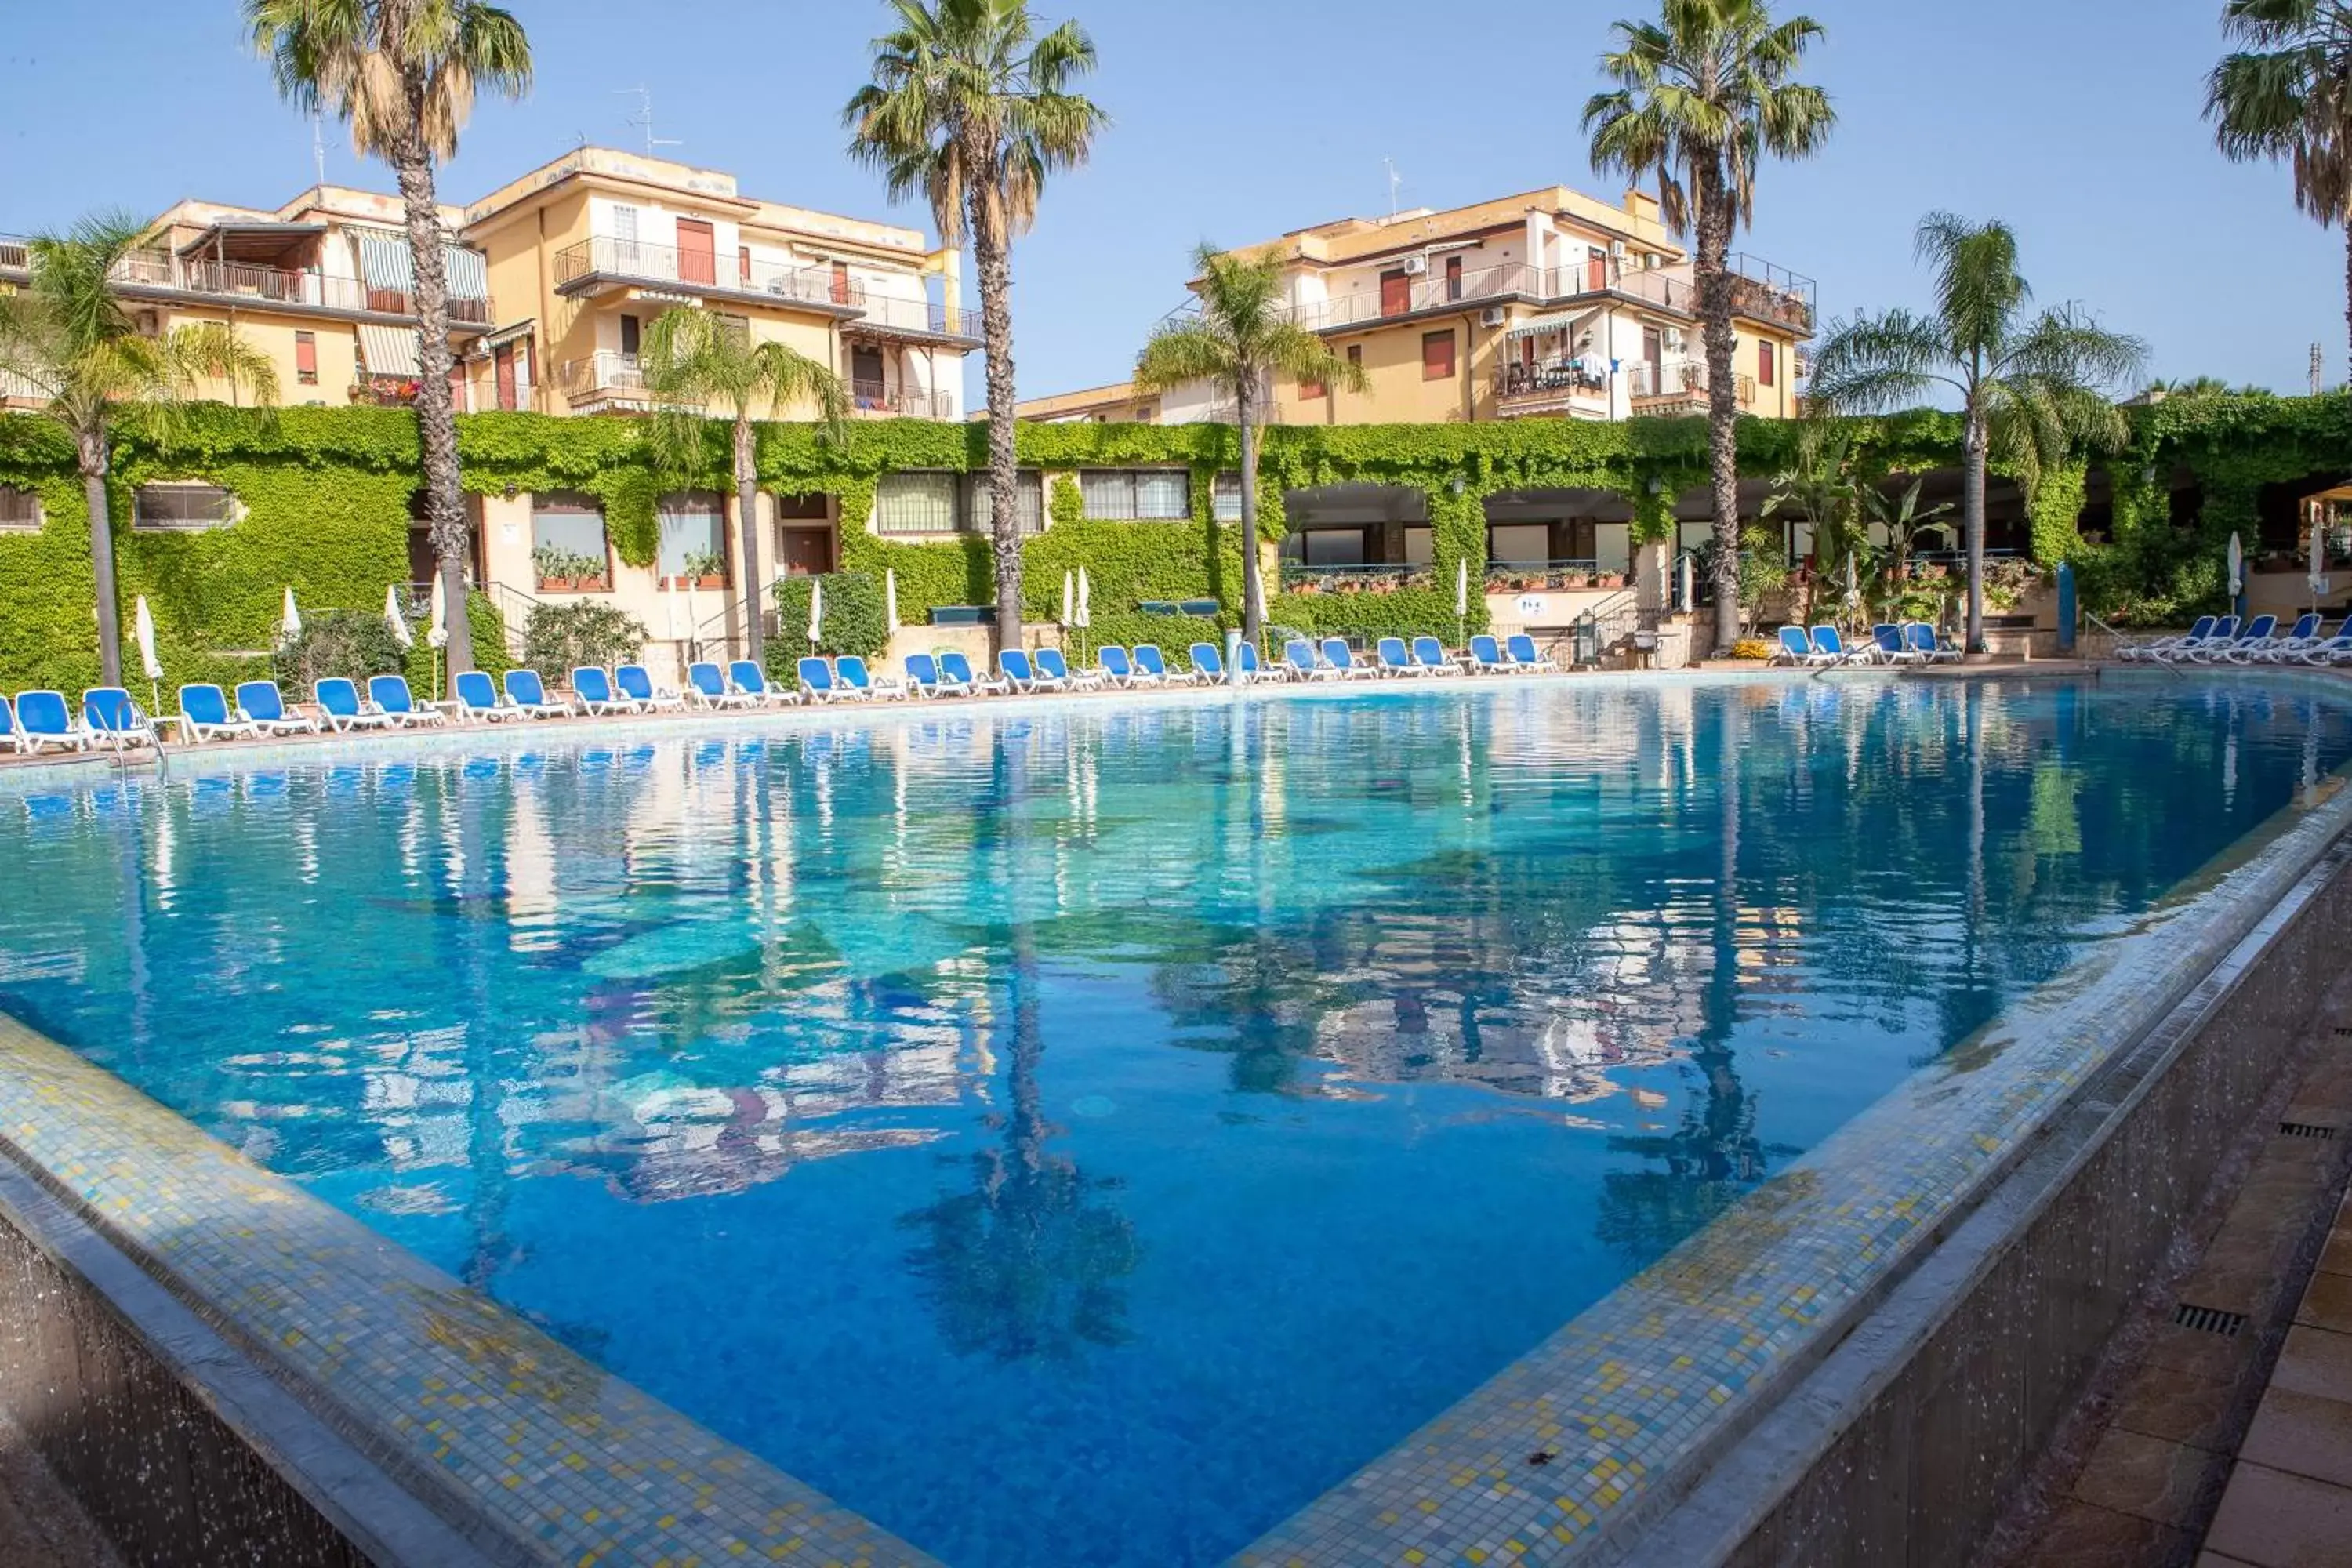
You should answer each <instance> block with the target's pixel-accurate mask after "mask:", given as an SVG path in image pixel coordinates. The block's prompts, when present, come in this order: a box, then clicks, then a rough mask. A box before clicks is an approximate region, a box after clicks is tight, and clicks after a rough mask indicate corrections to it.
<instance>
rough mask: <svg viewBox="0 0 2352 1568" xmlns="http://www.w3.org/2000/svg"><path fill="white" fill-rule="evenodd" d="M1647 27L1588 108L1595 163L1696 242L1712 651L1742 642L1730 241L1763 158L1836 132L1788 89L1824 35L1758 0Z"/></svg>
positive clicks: (1612, 65)
mask: <svg viewBox="0 0 2352 1568" xmlns="http://www.w3.org/2000/svg"><path fill="white" fill-rule="evenodd" d="M1663 5H1664V12H1663V15H1662V16H1660V18H1659V20H1658V21H1656V22H1619V23H1618V24H1616V26H1615V32H1616V36H1617V43H1618V46H1619V47H1616V48H1614V49H1611V50H1609V51H1607V52H1606V53H1604V54H1603V55H1602V56H1601V69H1602V71H1604V72H1605V73H1606V74H1607V75H1608V76H1609V77H1610V78H1611V79H1612V80H1614V81H1615V82H1616V83H1617V86H1616V87H1615V88H1613V89H1611V90H1610V91H1607V92H1601V93H1595V94H1594V95H1593V96H1592V98H1591V100H1590V101H1589V102H1587V103H1586V104H1585V106H1584V127H1585V129H1586V130H1587V131H1588V132H1591V137H1592V146H1591V157H1592V166H1593V167H1594V168H1596V169H1600V170H1603V171H1611V170H1613V171H1617V172H1620V173H1622V174H1624V175H1625V176H1626V177H1627V178H1628V179H1631V180H1635V181H1639V180H1642V179H1643V178H1644V177H1646V176H1648V175H1650V174H1655V175H1656V176H1657V179H1658V203H1659V205H1660V206H1661V207H1662V208H1664V213H1665V219H1666V222H1667V223H1668V224H1669V225H1670V226H1673V227H1674V228H1675V229H1676V230H1686V231H1690V232H1692V233H1694V234H1696V237H1697V241H1698V254H1697V258H1696V281H1697V284H1698V315H1699V322H1700V328H1701V337H1702V339H1703V341H1704V342H1705V343H1706V387H1707V402H1706V415H1707V460H1708V466H1709V468H1710V469H1711V472H1712V477H1713V486H1712V488H1713V490H1714V495H1715V541H1716V550H1715V616H1716V627H1715V642H1716V650H1717V652H1718V653H1726V652H1728V651H1729V649H1730V647H1731V645H1732V644H1733V643H1735V642H1737V641H1738V640H1739V442H1738V417H1739V403H1738V383H1737V381H1736V380H1735V378H1734V376H1733V374H1732V359H1733V356H1734V354H1735V353H1736V352H1737V350H1738V346H1739V344H1738V335H1737V334H1736V333H1735V332H1734V331H1733V330H1732V325H1731V315H1732V282H1731V236H1732V232H1733V231H1734V230H1735V229H1737V228H1738V227H1739V226H1741V225H1742V224H1746V223H1748V222H1751V221H1752V220H1753V219H1754V217H1755V214H1756V173H1757V167H1758V165H1759V163H1761V162H1762V160H1763V159H1764V158H1765V157H1766V156H1767V155H1768V154H1769V155H1772V156H1777V157H1782V158H1803V157H1808V156H1810V155H1811V154H1812V153H1815V152H1818V151H1819V150H1820V149H1821V147H1822V144H1823V143H1824V142H1827V141H1828V140H1829V134H1830V132H1831V130H1832V128H1833V127H1834V126H1835V125H1836V124H1837V112H1836V110H1832V108H1831V107H1830V100H1829V95H1828V94H1826V93H1824V92H1823V91H1822V89H1819V88H1817V87H1807V86H1805V85H1803V84H1802V83H1800V82H1796V81H1792V80H1791V79H1790V78H1792V77H1793V76H1795V74H1796V71H1797V67H1798V64H1799V63H1800V62H1801V60H1802V59H1803V58H1804V54H1805V50H1806V49H1807V48H1809V47H1811V46H1812V45H1813V44H1814V43H1815V42H1817V41H1818V40H1819V39H1820V38H1821V37H1822V26H1821V24H1820V23H1818V22H1816V21H1814V20H1813V19H1812V18H1811V17H1810V16H1792V17H1790V19H1789V20H1788V21H1786V22H1781V23H1777V24H1776V23H1775V22H1774V21H1773V20H1772V16H1771V13H1770V11H1769V9H1768V8H1767V6H1766V5H1765V0H1663Z"/></svg>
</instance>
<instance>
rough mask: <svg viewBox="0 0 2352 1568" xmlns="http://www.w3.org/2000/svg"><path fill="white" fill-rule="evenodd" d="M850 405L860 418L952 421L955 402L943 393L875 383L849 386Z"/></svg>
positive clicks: (867, 382) (868, 382) (857, 383)
mask: <svg viewBox="0 0 2352 1568" xmlns="http://www.w3.org/2000/svg"><path fill="white" fill-rule="evenodd" d="M849 405H850V407H851V408H853V409H855V410H856V412H857V413H860V414H875V415H882V416H887V417H891V418H907V419H952V418H954V417H955V400H954V399H953V398H951V397H950V396H949V395H947V394H946V393H945V392H939V391H932V392H925V391H922V390H919V389H918V388H912V387H907V386H891V385H888V384H886V383H883V382H878V381H853V382H851V383H850V384H849Z"/></svg>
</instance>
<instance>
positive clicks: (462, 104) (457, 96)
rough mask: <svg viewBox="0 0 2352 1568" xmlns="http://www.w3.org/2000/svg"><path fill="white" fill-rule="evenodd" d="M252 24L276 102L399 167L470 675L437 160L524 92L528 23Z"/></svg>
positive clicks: (438, 474)
mask: <svg viewBox="0 0 2352 1568" xmlns="http://www.w3.org/2000/svg"><path fill="white" fill-rule="evenodd" d="M244 3H245V22H246V26H247V29H248V30H249V31H250V32H251V34H252V37H253V42H254V47H256V48H257V50H259V51H260V53H261V54H263V55H264V56H266V57H267V58H268V60H269V62H270V68H271V70H272V72H273V73H274V74H275V75H276V77H277V79H278V92H279V93H280V94H281V95H282V96H283V97H284V98H285V99H286V100H288V101H289V102H290V103H292V104H294V105H295V106H296V107H297V108H299V109H301V110H305V111H306V112H325V113H329V114H332V115H334V116H335V117H336V118H337V119H339V120H341V121H345V122H346V123H348V124H349V125H350V126H351V128H352V148H353V149H354V150H355V151H356V152H357V153H359V154H360V155H361V156H362V157H377V158H381V159H383V161H384V162H385V163H389V164H391V165H392V170H393V174H394V177H395V178H397V180H398V181H399V184H400V197H401V202H402V205H404V207H405V209H406V212H407V219H408V249H409V255H410V264H411V269H412V271H413V272H414V274H415V306H416V361H417V367H418V373H419V374H418V376H417V385H416V423H417V428H418V432H419V434H420V437H422V440H423V444H424V448H425V517H426V519H427V521H428V522H429V524H430V527H431V530H432V539H433V553H434V554H435V556H436V557H437V558H438V559H439V561H440V563H441V581H442V584H443V591H444V593H445V595H446V605H445V608H446V613H447V616H448V621H449V672H450V674H451V675H453V676H455V675H457V674H458V673H460V672H461V671H464V670H467V669H469V668H472V667H473V655H472V649H473V646H474V642H473V633H472V627H471V625H470V623H469V621H468V619H467V613H466V612H467V585H466V574H467V562H468V560H469V559H470V558H471V557H472V554H473V552H472V550H471V549H470V548H469V545H470V540H469V537H468V531H467V527H466V497H465V493H464V491H463V489H462V488H461V487H460V484H459V480H458V473H457V407H456V404H455V402H454V400H453V398H452V396H451V393H450V388H449V369H450V363H451V356H450V352H449V279H448V272H447V267H446V260H445V253H444V251H443V249H442V244H443V240H442V233H441V206H440V201H439V198H438V197H437V195H436V193H435V190H434V176H433V169H434V164H435V163H436V161H439V160H442V159H446V158H450V157H454V156H455V155H456V154H457V133H458V132H460V131H462V130H464V129H465V125H466V121H467V116H469V115H470V114H471V113H472V112H473V108H474V94H475V92H476V91H477V90H478V89H488V90H490V91H492V92H496V93H499V94H501V95H502V96H504V97H507V98H510V99H511V98H520V97H521V96H522V95H523V94H524V93H526V92H528V91H530V40H529V39H528V38H526V37H523V30H522V24H521V23H520V22H518V21H516V20H515V19H514V17H513V16H512V15H511V14H509V12H507V11H505V10H503V9H501V8H500V7H499V6H496V5H486V4H484V3H483V0H244Z"/></svg>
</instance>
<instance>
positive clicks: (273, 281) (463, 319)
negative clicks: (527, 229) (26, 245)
mask: <svg viewBox="0 0 2352 1568" xmlns="http://www.w3.org/2000/svg"><path fill="white" fill-rule="evenodd" d="M0 254H5V252H0ZM113 278H114V280H115V282H116V283H118V284H120V285H121V286H123V287H125V288H131V289H169V290H172V291H173V292H174V293H182V294H205V295H209V296H212V297H214V298H216V299H223V300H250V301H254V302H257V303H262V304H273V305H301V306H308V307H310V308H312V309H316V310H348V311H352V312H353V313H358V312H362V311H366V312H372V313H373V314H376V315H382V316H413V315H415V301H414V300H413V299H412V298H411V296H410V295H409V293H408V292H407V290H405V289H373V288H370V287H369V286H368V285H367V284H366V283H365V282H363V281H362V280H361V279H357V278H333V277H329V276H328V275H326V274H325V273H322V272H316V271H310V270H297V269H294V268H283V267H257V266H254V265H253V264H251V263H249V262H244V261H214V260H208V259H206V258H202V257H180V256H173V255H172V254H171V253H170V252H169V251H163V250H134V251H131V252H130V253H128V254H127V255H125V256H124V257H123V258H122V259H121V260H120V261H118V262H116V263H115V264H114V272H113ZM449 319H450V320H451V321H455V322H458V323H461V324H464V325H467V326H488V325H489V321H490V302H489V301H488V300H484V299H474V298H467V297H465V296H461V295H455V294H453V295H451V296H450V297H449Z"/></svg>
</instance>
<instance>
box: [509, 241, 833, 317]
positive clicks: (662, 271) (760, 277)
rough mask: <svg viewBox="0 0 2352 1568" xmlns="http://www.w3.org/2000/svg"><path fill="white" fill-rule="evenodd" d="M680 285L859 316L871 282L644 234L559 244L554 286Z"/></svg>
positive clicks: (571, 290)
mask: <svg viewBox="0 0 2352 1568" xmlns="http://www.w3.org/2000/svg"><path fill="white" fill-rule="evenodd" d="M631 287H635V288H653V289H671V290H675V291H677V293H679V294H681V295H687V296H693V297H697V298H699V297H702V296H707V295H716V296H719V297H724V298H731V299H738V300H785V301H789V302H791V303H793V304H798V305H808V306H812V307H814V308H815V309H817V310H821V311H823V312H824V313H825V314H827V315H834V316H840V317H844V318H847V317H851V316H856V315H857V314H858V313H859V312H860V311H862V310H864V309H865V308H866V289H865V286H864V285H863V284H861V283H859V282H857V281H856V279H852V278H849V277H848V276H846V275H845V274H844V273H840V272H836V271H835V270H833V269H832V268H824V267H784V266H779V265H777V264H776V263H774V262H769V261H758V260H753V259H751V258H748V257H746V256H745V255H744V254H743V253H742V252H740V251H734V250H681V249H678V248H677V247H675V246H668V245H647V244H646V243H644V242H643V241H641V240H635V239H612V238H598V239H587V240H583V241H581V242H580V243H579V244H578V245H573V246H568V247H565V248H564V249H562V250H560V251H558V252H556V256H555V291H556V292H557V293H559V294H565V295H572V294H589V295H594V294H601V293H604V292H606V291H608V290H611V289H624V288H631Z"/></svg>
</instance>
